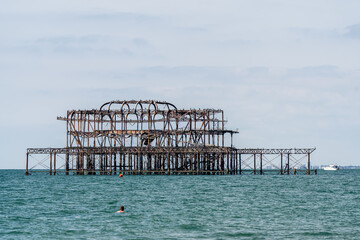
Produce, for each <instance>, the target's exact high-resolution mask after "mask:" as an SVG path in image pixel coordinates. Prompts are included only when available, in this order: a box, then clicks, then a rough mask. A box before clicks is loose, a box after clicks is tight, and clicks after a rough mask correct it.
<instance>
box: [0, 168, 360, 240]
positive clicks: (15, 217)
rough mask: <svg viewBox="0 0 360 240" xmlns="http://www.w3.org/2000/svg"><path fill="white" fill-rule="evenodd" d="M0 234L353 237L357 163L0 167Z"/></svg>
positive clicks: (357, 234) (359, 193)
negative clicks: (28, 171) (238, 168)
mask: <svg viewBox="0 0 360 240" xmlns="http://www.w3.org/2000/svg"><path fill="white" fill-rule="evenodd" d="M120 206H124V208H125V212H123V213H117V211H118V210H119V208H120ZM0 239H360V170H339V171H322V170H320V171H318V174H317V175H276V174H275V175H274V174H265V175H204V176H203V175H200V176H196V175H170V176H167V175H143V176H137V175H124V176H123V177H122V178H119V177H118V176H116V175H96V176H86V175H85V176H81V175H80V176H77V175H69V176H66V175H56V176H50V175H48V174H45V173H38V174H33V175H31V176H25V175H24V170H0Z"/></svg>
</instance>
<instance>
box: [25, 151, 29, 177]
mask: <svg viewBox="0 0 360 240" xmlns="http://www.w3.org/2000/svg"><path fill="white" fill-rule="evenodd" d="M25 175H29V153H26V172H25Z"/></svg>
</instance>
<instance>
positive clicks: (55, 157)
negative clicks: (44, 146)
mask: <svg viewBox="0 0 360 240" xmlns="http://www.w3.org/2000/svg"><path fill="white" fill-rule="evenodd" d="M54 175H56V153H54Z"/></svg>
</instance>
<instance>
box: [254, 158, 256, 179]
mask: <svg viewBox="0 0 360 240" xmlns="http://www.w3.org/2000/svg"><path fill="white" fill-rule="evenodd" d="M254 174H256V154H254Z"/></svg>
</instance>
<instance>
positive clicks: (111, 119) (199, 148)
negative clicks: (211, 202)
mask: <svg viewBox="0 0 360 240" xmlns="http://www.w3.org/2000/svg"><path fill="white" fill-rule="evenodd" d="M58 120H62V121H65V122H66V129H67V138H66V144H67V146H66V148H62V149H61V150H59V149H55V148H51V149H50V150H49V149H48V150H44V149H28V152H27V158H28V155H29V154H42V153H50V163H52V156H53V155H54V157H55V156H56V154H64V155H65V157H64V159H65V164H64V167H65V172H66V173H67V174H68V173H69V172H75V173H77V174H96V173H100V174H117V173H119V172H121V173H125V174H239V173H240V174H241V173H242V166H251V164H249V163H247V162H246V161H245V160H244V158H243V159H241V155H249V154H250V155H253V156H254V157H253V158H254V161H253V164H254V167H252V168H251V167H250V168H248V170H249V171H251V172H253V173H254V174H256V173H257V171H256V170H257V168H258V167H257V166H260V170H259V172H260V173H261V174H262V172H263V169H262V167H263V162H264V166H266V164H272V163H271V162H272V161H273V160H269V159H267V158H266V157H265V155H264V157H263V154H274V153H276V154H281V161H282V156H283V154H287V156H288V162H289V166H292V167H295V166H296V164H298V163H299V162H300V161H298V160H293V164H292V165H291V164H290V154H308V159H309V160H308V162H309V163H308V172H309V173H310V153H311V152H312V151H314V150H315V149H310V150H309V149H308V150H304V149H295V150H292V149H291V150H289V149H280V150H278V151H275V152H274V153H272V152H266V149H265V150H264V149H263V150H261V149H255V150H254V149H249V150H246V151H241V149H236V148H234V147H233V146H232V142H233V141H232V138H233V135H234V134H236V133H238V132H237V131H232V130H227V129H225V122H226V121H225V120H224V112H223V110H217V109H188V110H187V109H177V108H176V106H175V105H173V104H171V103H168V102H159V101H153V100H146V101H135V100H131V101H111V102H107V103H104V104H103V105H102V106H101V107H100V108H99V109H93V110H71V111H68V112H67V115H66V117H58ZM226 138H230V141H225V139H226ZM225 143H231V144H230V145H226V144H225ZM279 156H280V155H279ZM246 159H248V158H246ZM54 161H55V160H54ZM54 164H55V162H54ZM256 164H257V165H256ZM27 165H28V160H27ZM50 166H52V164H50ZM50 169H52V167H50ZM289 169H290V167H288V169H287V170H286V171H288V173H289V171H290V170H289ZM244 170H246V168H244ZM280 170H281V173H283V172H284V171H285V170H284V169H283V166H282V167H281V169H280ZM51 171H52V170H51ZM51 171H50V172H51ZM27 172H28V168H27Z"/></svg>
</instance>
